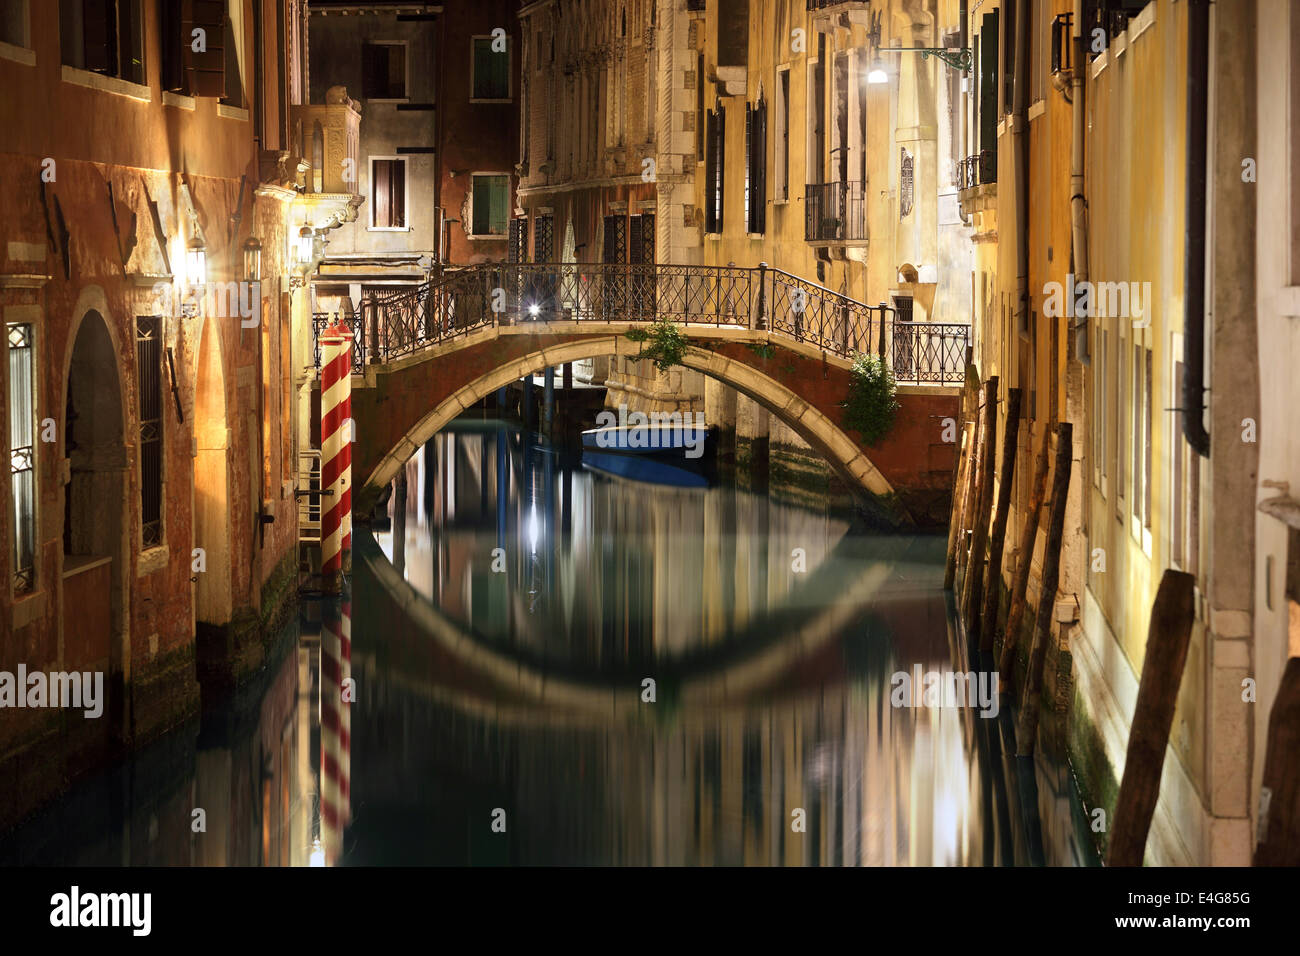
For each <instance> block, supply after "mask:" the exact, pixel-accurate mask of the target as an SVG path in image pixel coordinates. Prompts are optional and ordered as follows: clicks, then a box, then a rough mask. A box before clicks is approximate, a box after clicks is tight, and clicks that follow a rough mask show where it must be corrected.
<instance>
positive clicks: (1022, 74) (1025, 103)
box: [1011, 4, 1029, 330]
mask: <svg viewBox="0 0 1300 956" xmlns="http://www.w3.org/2000/svg"><path fill="white" fill-rule="evenodd" d="M1022 6H1025V5H1024V4H1017V7H1022ZM1016 13H1017V16H1016V38H1015V39H1016V47H1015V56H1016V61H1015V74H1014V76H1015V79H1014V84H1013V87H1012V95H1011V152H1012V157H1013V159H1014V162H1015V171H1014V173H1013V177H1014V179H1015V184H1016V190H1015V212H1016V328H1017V330H1019V329H1026V330H1027V329H1028V328H1029V130H1028V126H1029V117H1028V112H1029V11H1028V10H1027V9H1017V11H1016Z"/></svg>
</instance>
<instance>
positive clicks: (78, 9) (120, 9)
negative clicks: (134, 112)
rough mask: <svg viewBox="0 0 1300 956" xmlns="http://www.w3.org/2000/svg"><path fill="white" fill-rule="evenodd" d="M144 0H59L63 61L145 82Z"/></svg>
mask: <svg viewBox="0 0 1300 956" xmlns="http://www.w3.org/2000/svg"><path fill="white" fill-rule="evenodd" d="M140 7H141V0H59V37H60V44H61V46H62V51H61V52H62V55H63V62H64V63H65V64H67V65H68V66H73V67H77V68H78V69H82V70H91V71H93V72H95V73H103V74H104V75H105V76H117V77H121V78H122V79H124V80H128V81H130V82H132V83H143V82H144V81H145V73H144V31H143V24H142V23H141V19H140Z"/></svg>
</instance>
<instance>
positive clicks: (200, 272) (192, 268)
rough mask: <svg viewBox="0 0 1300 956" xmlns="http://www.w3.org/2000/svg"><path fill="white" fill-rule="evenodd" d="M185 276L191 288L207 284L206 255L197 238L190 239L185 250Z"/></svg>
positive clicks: (201, 243) (200, 241) (201, 241)
mask: <svg viewBox="0 0 1300 956" xmlns="http://www.w3.org/2000/svg"><path fill="white" fill-rule="evenodd" d="M185 274H186V276H187V277H188V278H189V281H190V285H192V286H198V285H206V284H207V281H208V253H207V250H206V249H205V248H204V246H203V240H202V239H200V238H199V237H198V236H194V237H192V238H191V239H190V241H189V244H188V245H187V246H186V248H185Z"/></svg>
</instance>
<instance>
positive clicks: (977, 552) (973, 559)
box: [961, 375, 998, 636]
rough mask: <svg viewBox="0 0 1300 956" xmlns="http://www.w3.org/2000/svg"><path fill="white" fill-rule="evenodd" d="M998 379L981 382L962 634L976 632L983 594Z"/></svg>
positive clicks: (990, 506) (995, 450)
mask: <svg viewBox="0 0 1300 956" xmlns="http://www.w3.org/2000/svg"><path fill="white" fill-rule="evenodd" d="M997 403H998V377H997V376H996V375H994V376H993V377H992V378H990V379H989V380H988V381H987V382H985V383H984V454H983V455H981V456H980V470H979V478H980V481H979V494H978V496H977V497H976V499H975V501H976V505H975V514H974V515H973V516H972V521H971V539H970V565H969V566H968V567H967V569H966V582H965V588H964V591H965V593H964V594H963V596H962V597H963V599H962V603H961V607H962V619H963V620H964V621H965V622H966V633H967V634H970V635H972V636H974V635H976V634H978V633H979V621H978V620H977V619H976V614H978V613H979V599H980V596H981V595H982V594H983V593H984V592H983V591H982V590H981V581H983V579H984V553H985V552H986V551H987V550H988V546H989V512H990V511H991V510H992V508H993V467H994V464H995V462H996V459H997V451H998V404H997Z"/></svg>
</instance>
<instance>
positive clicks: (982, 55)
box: [976, 10, 998, 152]
mask: <svg viewBox="0 0 1300 956" xmlns="http://www.w3.org/2000/svg"><path fill="white" fill-rule="evenodd" d="M976 63H977V65H978V68H979V148H978V150H977V152H983V151H984V150H990V151H992V150H996V149H997V148H998V142H997V139H998V14H997V11H996V10H995V11H993V12H992V13H986V14H984V16H983V19H982V20H981V27H980V34H979V56H978V57H977V59H976Z"/></svg>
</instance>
